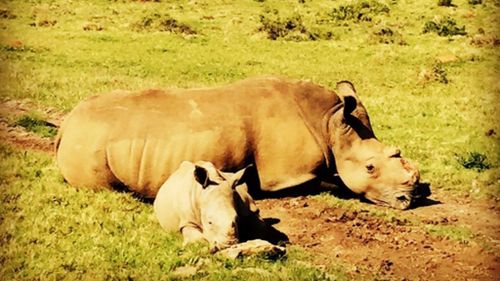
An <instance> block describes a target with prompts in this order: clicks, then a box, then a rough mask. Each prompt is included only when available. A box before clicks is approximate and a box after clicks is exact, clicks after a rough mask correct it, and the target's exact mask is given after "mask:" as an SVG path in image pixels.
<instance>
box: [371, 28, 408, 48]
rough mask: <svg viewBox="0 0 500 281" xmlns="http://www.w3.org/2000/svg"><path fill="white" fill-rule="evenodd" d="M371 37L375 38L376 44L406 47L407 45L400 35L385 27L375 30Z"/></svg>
mask: <svg viewBox="0 0 500 281" xmlns="http://www.w3.org/2000/svg"><path fill="white" fill-rule="evenodd" d="M373 36H374V38H375V41H376V42H378V43H382V44H399V45H408V43H406V41H405V40H403V37H402V35H401V33H399V32H397V31H395V30H393V29H392V28H390V27H387V26H385V27H380V28H377V29H376V30H375V31H374V32H373Z"/></svg>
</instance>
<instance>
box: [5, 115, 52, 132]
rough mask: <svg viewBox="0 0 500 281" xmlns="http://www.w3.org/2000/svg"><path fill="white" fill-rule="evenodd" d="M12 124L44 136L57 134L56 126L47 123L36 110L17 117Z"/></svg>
mask: <svg viewBox="0 0 500 281" xmlns="http://www.w3.org/2000/svg"><path fill="white" fill-rule="evenodd" d="M13 125H14V126H21V127H24V128H25V129H26V130H27V131H30V132H34V133H36V134H37V135H39V136H41V137H44V138H53V137H55V136H56V134H57V128H56V127H55V126H53V125H50V124H49V123H47V121H45V120H44V119H43V118H42V117H41V116H40V115H39V114H37V113H36V112H33V113H30V114H26V115H23V116H21V117H19V118H17V119H16V120H15V121H14V122H13Z"/></svg>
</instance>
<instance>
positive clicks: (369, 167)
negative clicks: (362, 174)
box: [366, 164, 375, 174]
mask: <svg viewBox="0 0 500 281" xmlns="http://www.w3.org/2000/svg"><path fill="white" fill-rule="evenodd" d="M366 171H367V172H368V173H369V174H371V173H373V171H375V166H373V164H368V165H366Z"/></svg>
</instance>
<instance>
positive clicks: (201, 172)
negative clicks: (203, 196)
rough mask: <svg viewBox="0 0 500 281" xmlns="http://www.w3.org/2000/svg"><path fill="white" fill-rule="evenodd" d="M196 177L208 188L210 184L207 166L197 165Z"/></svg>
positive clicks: (195, 168)
mask: <svg viewBox="0 0 500 281" xmlns="http://www.w3.org/2000/svg"><path fill="white" fill-rule="evenodd" d="M194 178H195V179H196V181H197V182H199V183H200V184H201V187H203V188H206V187H207V186H208V172H207V170H206V169H205V168H203V167H200V166H198V165H195V166H194Z"/></svg>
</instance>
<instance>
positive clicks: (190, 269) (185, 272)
mask: <svg viewBox="0 0 500 281" xmlns="http://www.w3.org/2000/svg"><path fill="white" fill-rule="evenodd" d="M197 272H198V268H197V267H195V266H189V265H187V266H181V267H177V268H176V269H175V270H174V271H173V272H172V275H175V276H177V277H181V278H186V277H190V276H193V275H196V273H197Z"/></svg>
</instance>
